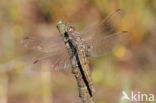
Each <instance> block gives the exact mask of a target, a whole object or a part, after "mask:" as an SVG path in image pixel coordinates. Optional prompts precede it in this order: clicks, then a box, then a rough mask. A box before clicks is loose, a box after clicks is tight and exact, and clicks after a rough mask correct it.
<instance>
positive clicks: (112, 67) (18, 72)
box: [0, 0, 156, 103]
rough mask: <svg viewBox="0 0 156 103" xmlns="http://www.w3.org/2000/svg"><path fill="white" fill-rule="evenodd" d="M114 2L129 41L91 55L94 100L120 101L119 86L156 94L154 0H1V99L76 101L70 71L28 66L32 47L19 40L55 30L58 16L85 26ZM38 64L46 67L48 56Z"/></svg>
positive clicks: (14, 102)
mask: <svg viewBox="0 0 156 103" xmlns="http://www.w3.org/2000/svg"><path fill="white" fill-rule="evenodd" d="M118 8H121V9H122V10H123V11H124V18H123V21H122V23H121V24H120V26H119V27H118V28H117V29H118V30H128V31H129V32H131V33H132V35H133V37H132V40H130V42H129V44H128V46H124V47H120V48H119V49H118V50H116V51H114V52H113V53H112V54H110V55H107V56H102V57H98V58H93V59H92V60H91V67H92V77H93V80H94V83H95V86H96V95H95V101H96V103H114V102H121V103H122V102H123V101H120V96H121V93H122V90H124V91H127V92H128V91H140V92H142V93H153V94H155V96H156V78H155V74H156V62H155V61H156V42H155V41H156V0H10V1H7V0H1V1H0V103H80V102H81V101H80V99H79V97H78V90H77V86H76V81H75V79H74V77H73V75H72V74H71V71H70V70H67V71H64V72H31V71H30V70H29V68H30V67H29V63H31V60H32V58H33V57H34V56H33V55H30V54H36V52H33V51H30V50H27V49H25V48H23V47H22V45H20V43H19V41H20V40H21V39H22V38H23V37H25V36H29V35H33V36H44V37H50V36H52V35H55V34H56V32H57V29H56V23H57V21H58V20H59V19H61V18H64V19H65V21H67V22H68V23H70V24H73V25H75V26H76V28H77V30H80V31H83V30H84V29H85V28H87V27H89V26H91V25H92V24H94V23H95V22H97V21H98V22H100V21H101V20H103V19H104V18H105V17H106V16H107V15H109V14H110V13H111V12H112V11H114V10H116V9H118ZM108 45H109V44H108ZM39 68H41V70H43V69H44V68H49V63H48V61H47V62H45V63H41V66H40V67H39Z"/></svg>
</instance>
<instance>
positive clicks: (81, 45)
mask: <svg viewBox="0 0 156 103" xmlns="http://www.w3.org/2000/svg"><path fill="white" fill-rule="evenodd" d="M122 15H123V13H122V11H121V10H120V9H118V10H115V11H114V12H112V13H111V14H110V15H108V16H107V17H106V18H105V19H104V20H103V21H102V22H101V23H100V24H97V25H95V26H93V27H91V28H89V29H88V30H86V31H84V32H83V33H79V32H77V31H76V30H75V28H74V26H72V25H69V24H66V23H65V22H64V21H63V20H60V21H59V22H58V24H57V28H58V30H59V32H60V34H61V36H60V35H59V36H57V37H52V38H48V39H43V38H37V37H25V38H23V39H22V41H21V42H22V44H23V46H24V47H26V48H29V49H32V50H37V51H40V52H44V53H49V55H48V56H44V57H41V58H39V59H37V60H35V61H34V64H37V63H39V62H41V61H42V60H45V59H50V61H51V68H52V69H55V70H63V69H67V68H76V67H78V68H79V70H80V73H81V76H82V78H83V80H84V83H85V85H86V87H87V90H88V93H89V95H90V96H91V97H92V96H93V94H94V91H95V88H94V86H93V82H92V78H91V75H90V70H89V59H88V58H89V57H97V56H102V55H104V54H105V53H104V52H110V51H112V50H113V47H115V46H116V45H117V44H125V43H126V42H127V41H128V40H129V39H130V37H131V34H130V33H129V32H128V31H120V32H116V33H114V31H115V29H116V27H117V26H118V24H119V23H120V22H121V19H122Z"/></svg>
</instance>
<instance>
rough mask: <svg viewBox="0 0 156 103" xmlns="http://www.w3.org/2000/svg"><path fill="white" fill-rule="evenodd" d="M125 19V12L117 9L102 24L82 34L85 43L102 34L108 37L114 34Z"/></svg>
mask: <svg viewBox="0 0 156 103" xmlns="http://www.w3.org/2000/svg"><path fill="white" fill-rule="evenodd" d="M122 17H123V12H122V11H121V10H120V9H117V10H116V11H114V12H113V13H111V14H110V15H109V16H107V17H106V18H105V19H104V20H103V21H102V22H101V23H100V24H97V25H95V26H93V27H91V28H89V29H88V30H86V31H85V32H84V33H82V34H83V35H82V38H83V39H84V41H87V42H88V41H92V40H93V39H94V38H96V36H98V35H99V34H102V36H103V37H104V36H107V35H108V34H111V33H113V31H114V30H115V29H116V27H117V26H118V25H119V24H120V22H121V20H122Z"/></svg>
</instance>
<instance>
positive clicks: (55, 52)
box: [21, 37, 71, 70]
mask: <svg viewBox="0 0 156 103" xmlns="http://www.w3.org/2000/svg"><path fill="white" fill-rule="evenodd" d="M21 43H22V45H23V46H24V47H25V48H28V49H32V50H36V51H39V52H43V53H46V56H43V57H41V58H38V59H37V60H35V61H34V64H37V63H38V62H41V61H43V60H45V59H49V60H50V62H52V63H51V68H52V70H62V69H66V68H70V67H71V64H70V59H69V56H68V52H67V50H66V48H65V44H64V41H63V39H62V38H61V37H53V38H48V39H47V38H46V39H43V38H40V37H38V38H36V37H25V38H23V39H22V40H21Z"/></svg>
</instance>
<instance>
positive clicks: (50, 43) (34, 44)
mask: <svg viewBox="0 0 156 103" xmlns="http://www.w3.org/2000/svg"><path fill="white" fill-rule="evenodd" d="M20 42H21V44H22V45H23V46H24V47H25V48H28V49H32V50H37V51H40V52H44V53H56V52H57V51H59V50H62V49H65V45H64V42H63V39H62V38H61V37H53V38H41V37H25V38H23V39H22V40H21V41H20Z"/></svg>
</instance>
